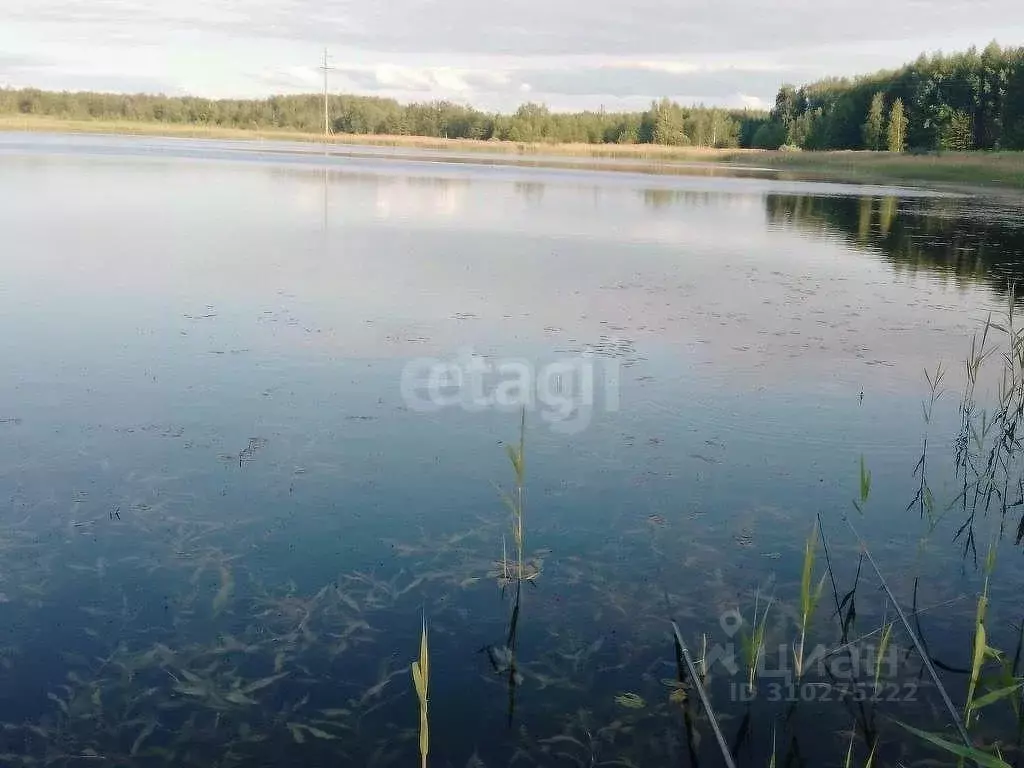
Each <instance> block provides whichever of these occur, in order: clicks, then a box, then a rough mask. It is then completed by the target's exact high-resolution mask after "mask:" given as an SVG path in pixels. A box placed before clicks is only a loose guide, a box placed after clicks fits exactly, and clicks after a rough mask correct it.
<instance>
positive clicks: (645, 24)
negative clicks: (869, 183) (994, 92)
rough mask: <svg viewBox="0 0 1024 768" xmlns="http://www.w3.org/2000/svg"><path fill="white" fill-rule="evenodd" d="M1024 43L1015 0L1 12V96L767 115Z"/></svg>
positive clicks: (346, 0)
mask: <svg viewBox="0 0 1024 768" xmlns="http://www.w3.org/2000/svg"><path fill="white" fill-rule="evenodd" d="M993 39H996V40H998V41H999V42H1000V43H1001V44H1003V45H1019V44H1021V43H1024V3H1021V2H1020V1H1019V0H858V1H857V2H853V0H814V1H812V0H772V2H767V1H766V0H686V1H685V2H680V1H679V0H675V1H670V0H660V2H659V1H656V0H631V1H630V2H622V0H587V1H586V2H584V0H499V1H498V2H485V1H482V0H244V1H243V0H162V1H160V0H0V86H26V85H33V86H38V87H42V88H48V89H68V90H78V89H83V90H84V89H88V90H106V91H120V92H137V91H146V92H164V93H168V94H183V93H191V94H197V95H203V96H210V97H228V96H237V97H259V96H266V95H269V94H272V93H294V92H303V91H310V90H317V89H319V88H321V87H322V82H323V81H322V74H321V73H320V72H319V71H318V69H317V67H318V66H319V63H320V59H321V57H322V56H323V50H324V48H327V49H328V50H329V52H330V64H331V65H332V66H333V67H335V69H334V70H333V71H332V72H331V75H330V83H331V89H332V90H333V91H336V92H341V91H343V92H348V93H362V94H375V95H383V96H393V97H395V98H398V99H400V100H403V101H412V100H415V101H420V100H428V99H436V98H446V99H451V100H454V101H459V102H463V103H471V104H474V105H476V106H478V107H481V108H484V109H498V110H503V111H507V110H511V109H514V108H515V106H516V105H518V104H520V103H522V102H524V101H528V100H529V101H541V102H544V103H546V104H548V105H549V106H550V107H552V108H553V109H579V108H597V107H600V106H602V105H603V106H604V107H606V108H607V109H621V108H625V109H634V108H642V107H644V106H646V105H647V104H648V103H649V102H650V101H651V99H654V98H659V97H661V96H668V97H670V98H674V99H676V100H678V101H681V102H684V103H690V102H703V103H706V104H721V105H729V106H742V105H752V106H761V105H764V104H766V103H768V102H769V101H771V100H772V99H773V98H774V94H775V91H776V89H777V88H778V86H779V84H780V83H781V82H783V81H791V82H803V81H806V80H812V79H817V78H819V77H822V76H825V75H846V74H856V73H858V72H862V71H868V70H874V69H878V68H882V67H890V66H897V65H899V64H901V63H903V62H905V61H907V60H910V59H913V58H915V57H916V56H917V54H918V53H920V52H921V51H934V50H945V51H952V50H957V49H963V48H966V47H967V46H969V45H971V44H976V45H977V46H978V47H979V48H981V47H983V46H984V45H985V44H986V43H988V42H989V41H990V40H993Z"/></svg>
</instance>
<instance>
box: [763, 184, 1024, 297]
mask: <svg viewBox="0 0 1024 768" xmlns="http://www.w3.org/2000/svg"><path fill="white" fill-rule="evenodd" d="M765 210H766V212H767V216H768V221H769V223H770V224H771V225H773V226H777V227H786V228H788V227H795V228H798V229H801V230H804V231H810V232H814V233H816V234H821V235H827V236H835V235H837V234H838V235H840V236H842V237H843V239H844V240H846V241H847V242H848V243H850V244H851V245H854V246H855V247H857V248H871V249H875V250H877V251H879V252H881V253H882V254H883V255H884V256H885V258H886V260H887V261H888V262H889V263H890V264H892V266H893V267H894V268H895V269H896V270H898V271H905V272H908V273H910V274H916V273H917V272H919V271H928V272H933V273H939V274H945V275H950V276H952V277H954V278H956V280H957V282H958V283H959V284H960V285H961V286H966V285H967V284H968V283H980V284H984V285H987V286H989V287H990V288H992V289H993V290H995V291H997V292H999V293H1005V291H1006V289H1007V286H1008V284H1009V283H1010V282H1013V281H1018V280H1020V278H1021V277H1022V276H1024V218H1022V217H1021V215H1020V212H1019V211H1018V210H1015V209H1010V208H1001V207H1000V206H998V205H995V204H993V203H991V202H989V203H987V204H986V206H985V207H984V208H981V207H980V206H978V205H977V204H976V203H974V202H972V201H964V200H961V199H931V200H926V199H914V200H906V199H900V198H897V197H895V196H891V195H890V196H885V197H868V196H862V197H816V196H811V195H767V196H766V198H765Z"/></svg>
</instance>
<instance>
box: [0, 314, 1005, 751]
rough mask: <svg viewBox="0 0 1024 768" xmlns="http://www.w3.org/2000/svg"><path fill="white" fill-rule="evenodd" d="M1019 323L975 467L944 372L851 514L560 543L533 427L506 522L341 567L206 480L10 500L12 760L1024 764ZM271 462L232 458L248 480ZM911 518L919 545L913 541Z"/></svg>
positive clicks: (779, 515)
mask: <svg viewBox="0 0 1024 768" xmlns="http://www.w3.org/2000/svg"><path fill="white" fill-rule="evenodd" d="M1018 325H1019V323H1018V321H1017V318H1016V317H1015V315H1014V302H1013V301H1012V300H1011V302H1010V303H1009V308H1008V310H1007V313H1006V315H1005V316H1004V317H992V318H989V319H988V320H987V322H986V323H985V324H984V325H983V327H982V328H981V330H980V331H979V333H978V335H977V336H976V338H975V339H974V342H973V344H972V346H971V350H970V354H969V356H968V360H967V361H966V363H965V365H964V366H963V369H962V375H963V380H964V391H963V392H962V393H961V398H960V401H959V403H958V404H957V408H956V412H955V416H956V424H955V427H956V429H955V435H954V436H953V439H952V440H950V441H949V442H951V443H952V451H950V453H951V454H952V455H951V456H945V455H943V453H942V450H943V445H944V436H943V435H942V434H941V432H940V430H941V426H942V424H943V422H942V421H941V419H940V412H941V409H942V408H943V407H944V405H945V403H946V400H948V398H946V399H944V397H945V393H946V390H945V386H946V384H947V381H948V378H949V374H948V372H947V371H946V370H945V369H944V368H942V367H941V366H940V367H938V368H937V369H936V370H935V371H934V372H928V373H927V374H926V375H925V385H926V387H925V399H924V402H923V404H922V405H923V425H924V439H923V440H922V442H921V449H922V450H921V457H920V460H919V461H918V462H917V463H916V466H908V467H907V475H908V477H910V478H911V479H912V485H913V488H912V489H911V491H912V494H913V498H912V499H911V501H910V504H909V505H908V504H906V503H905V502H906V497H904V498H902V499H901V500H900V501H899V503H897V504H895V505H894V504H893V503H892V500H891V499H890V498H887V497H886V491H885V489H884V485H882V484H881V482H880V480H879V477H878V475H879V474H880V473H877V465H876V467H875V468H876V473H875V475H874V476H873V474H872V471H871V466H872V457H871V454H870V452H869V451H864V452H863V453H864V455H863V456H861V454H862V451H861V448H860V447H859V446H853V448H854V449H855V450H853V452H852V453H851V461H850V464H849V466H850V473H849V477H848V478H843V479H842V482H843V484H844V487H848V488H849V489H850V490H851V493H850V498H851V502H852V503H849V504H847V506H846V507H844V508H842V509H822V510H820V511H819V510H813V511H809V510H807V509H804V508H800V509H797V510H791V509H783V508H781V507H779V506H774V505H772V504H770V503H768V502H767V501H763V502H758V503H757V504H752V505H751V508H750V510H745V511H744V514H745V515H746V517H742V518H741V519H740V521H739V522H740V523H742V528H739V529H737V527H736V526H735V525H734V526H730V525H727V524H724V523H722V522H721V521H715V520H711V519H708V516H706V515H704V514H703V512H702V510H700V509H696V508H695V509H687V510H684V511H682V512H679V513H678V514H674V513H672V511H670V510H663V509H652V508H647V507H643V508H640V509H637V510H631V511H630V515H631V516H630V517H628V518H626V519H628V520H629V521H631V522H630V523H629V524H627V525H624V526H622V527H621V528H620V529H617V530H615V531H612V532H610V533H609V532H608V531H602V530H597V527H598V524H596V523H595V524H594V526H593V527H592V528H590V527H588V524H587V522H586V520H585V519H583V520H582V521H581V522H578V523H574V525H576V526H579V527H578V529H573V530H571V531H565V530H562V528H564V527H565V526H566V525H567V524H566V523H564V522H560V521H558V520H556V519H555V516H554V515H553V514H551V513H550V512H549V505H550V504H549V503H553V502H551V499H552V496H550V495H545V494H544V493H543V492H542V491H541V490H539V489H537V487H536V486H535V485H534V478H535V469H534V467H537V466H540V463H541V462H540V460H539V459H538V458H535V456H538V455H539V454H536V453H534V452H533V451H534V449H533V444H532V443H531V441H530V440H528V439H527V427H528V420H527V415H526V412H525V411H524V412H523V413H522V414H521V417H520V420H519V435H518V438H517V439H516V440H515V442H513V443H510V444H508V445H506V446H505V457H506V458H507V460H508V462H509V465H510V467H511V470H512V471H511V477H510V487H509V489H508V490H501V489H500V488H499V495H498V496H497V498H494V499H493V501H494V504H493V507H492V508H487V509H482V510H480V511H479V514H478V515H476V516H475V517H474V518H473V519H472V520H471V521H469V523H467V522H466V521H465V520H461V519H460V520H459V522H458V524H457V525H456V524H446V523H445V522H444V521H443V520H438V521H435V520H434V518H429V521H428V522H425V523H423V524H422V525H421V526H420V527H419V528H418V529H417V528H415V527H411V526H410V527H409V528H407V529H404V530H402V531H391V532H389V533H388V536H379V537H377V538H376V540H375V541H374V542H371V543H372V544H375V545H377V549H373V550H372V551H371V552H370V553H369V554H365V555H363V554H362V553H361V552H360V551H358V550H359V548H358V547H357V546H356V545H352V547H351V549H347V550H344V554H345V558H347V559H345V558H343V557H338V558H337V560H334V561H332V560H331V559H330V557H327V556H324V557H321V556H319V555H322V554H323V552H320V553H315V552H314V547H315V546H316V544H317V543H318V542H317V541H316V538H317V537H313V539H302V540H299V541H298V542H297V543H296V541H293V539H296V540H297V539H299V534H298V533H297V532H296V531H295V530H294V529H293V528H292V524H291V522H290V521H289V519H288V518H286V517H284V516H283V515H277V514H275V515H260V514H257V513H255V512H253V511H252V508H251V507H249V506H245V507H244V509H242V508H240V509H238V510H234V511H232V510H230V509H220V508H217V509H213V508H210V507H209V506H207V505H206V504H205V502H202V503H201V497H200V495H199V494H198V492H195V491H194V490H193V486H194V485H195V483H193V482H192V481H193V479H194V478H191V477H189V476H183V477H177V478H171V477H164V476H155V477H153V478H147V477H141V476H140V477H136V478H133V479H132V480H131V482H129V483H127V484H126V488H125V491H124V496H123V498H122V499H120V500H119V501H117V502H114V503H108V501H107V499H106V498H104V497H102V495H101V494H100V493H98V492H96V491H95V490H92V492H90V489H86V488H84V487H83V488H80V489H79V490H76V491H75V493H74V494H73V496H72V498H70V499H67V498H63V497H60V498H57V497H54V498H52V499H43V500H42V501H38V500H37V501H35V502H32V503H37V504H41V505H43V508H45V509H46V510H47V511H48V512H49V513H50V514H49V515H48V516H41V515H37V514H34V511H33V507H32V503H30V502H29V501H28V500H27V499H26V498H24V497H23V496H20V495H19V493H21V492H20V491H19V492H18V493H13V494H12V496H11V501H10V503H9V504H8V506H7V509H6V511H5V512H4V515H3V523H4V524H3V527H2V529H0V611H2V613H0V618H2V619H3V621H4V628H5V630H6V631H5V632H4V633H3V634H2V636H0V764H3V765H11V766H78V765H82V764H83V763H95V764H104V765H133V766H134V765H139V766H149V765H152V766H225V767H226V766H249V765H266V766H270V765H296V764H301V765H308V766H319V765H324V766H328V765H330V766H336V765H339V764H340V765H365V766H389V765H406V766H408V765H411V764H413V763H414V762H416V761H418V762H419V764H420V765H421V768H422V767H424V766H428V765H429V766H460V767H461V766H495V765H498V766H510V765H516V766H551V765H565V766H656V765H657V766H660V765H700V764H703V765H709V766H714V765H726V766H731V765H759V766H767V765H807V766H812V765H813V766H828V765H834V766H840V765H842V766H854V765H856V766H880V765H900V764H902V765H906V766H917V765H920V766H924V765H934V764H937V763H938V764H951V763H954V762H957V761H962V764H964V765H970V764H974V765H981V766H1015V765H1019V764H1020V763H1021V761H1022V760H1024V699H1022V695H1024V673H1022V670H1021V668H1020V667H1021V657H1022V655H1024V633H1022V627H1021V622H1020V619H1021V617H1020V616H1019V615H1013V612H1014V611H1015V610H1016V611H1017V612H1018V613H1019V594H1020V588H1021V586H1022V585H1021V580H1020V578H1019V565H1017V563H1016V557H1015V556H1016V555H1017V554H1019V553H1018V552H1017V551H1016V550H1017V549H1018V548H1019V545H1020V544H1021V541H1022V539H1024V534H1022V531H1024V464H1022V462H1021V447H1022V446H1021V439H1020V436H1019V434H1020V426H1021V418H1022V416H1024V329H1022V328H1019V327H1018ZM913 439H914V444H915V446H916V445H917V443H916V441H917V437H916V436H915V437H914V438H913ZM528 449H529V456H528ZM915 450H916V448H915ZM272 452H273V445H272V444H271V443H268V442H267V441H266V440H263V439H262V438H261V439H256V438H254V439H253V440H252V441H250V444H249V446H247V447H246V448H243V449H242V450H241V452H240V453H231V454H228V455H227V458H226V459H224V460H223V461H222V462H221V463H222V465H223V467H222V470H223V471H224V472H225V474H224V478H225V480H224V483H225V484H229V483H231V482H233V480H234V478H235V477H236V475H234V474H231V473H235V472H239V471H240V472H246V473H254V474H256V473H260V472H270V471H271V470H270V469H268V468H267V466H268V465H269V463H270V462H269V460H268V461H267V462H265V461H264V459H265V457H267V456H269V455H270V454H271V453H272ZM528 458H529V459H530V462H531V463H530V464H529V470H530V471H529V473H528V472H527V469H528V464H527V459H528ZM503 460H504V459H503ZM911 464H913V462H911ZM947 469H949V472H947ZM303 474H304V473H303ZM311 474H312V473H311ZM537 474H539V473H537ZM945 474H949V475H950V476H951V477H952V478H953V479H954V481H955V482H954V484H953V488H954V492H952V493H950V492H948V491H947V490H945V488H944V486H943V484H942V483H941V482H940V481H939V479H940V478H942V477H943V476H944V475H945ZM295 476H296V472H295V470H294V468H293V467H291V468H289V469H288V472H287V473H286V474H282V475H281V476H280V477H270V478H269V479H268V482H270V481H273V482H283V483H285V484H286V485H287V484H288V483H291V482H293V481H294V479H295ZM174 489H178V490H177V491H175V490H174ZM528 491H529V493H528ZM289 492H290V491H289ZM574 492H575V489H572V488H569V489H568V490H567V491H565V493H566V494H567V495H568V494H572V493H574ZM908 495H910V494H908ZM419 503H421V504H427V503H429V502H428V501H423V500H420V502H419ZM527 509H529V512H530V514H529V516H527V514H526V512H527ZM115 512H116V514H115ZM893 514H901V515H903V516H904V517H906V518H907V519H908V520H910V522H911V524H912V525H913V526H914V530H915V531H916V532H918V533H919V538H918V539H917V540H912V541H909V542H908V541H905V540H903V539H899V540H896V541H893V540H892V539H893V538H895V537H892V536H890V534H889V533H888V532H887V530H886V529H885V520H886V516H891V515H893ZM317 524H324V525H326V523H323V520H322V519H317ZM773 528H774V529H779V530H780V533H779V534H778V535H776V536H775V537H774V538H772V536H771V534H770V533H766V532H765V530H766V529H773ZM786 529H788V531H798V533H797V534H796V536H794V537H793V540H790V539H789V538H787V537H786V534H787V531H786ZM576 535H578V536H581V537H583V540H584V541H586V542H587V544H586V546H580V547H576V548H570V547H568V546H567V545H566V544H565V542H566V541H567V540H568V539H569V538H570V536H576ZM318 537H319V538H325V536H324V535H323V534H322V533H320V532H319V531H318ZM805 537H806V538H805ZM538 542H540V543H542V544H543V545H544V548H536V544H537V543H538ZM978 542H982V546H981V547H980V549H981V550H982V553H983V555H984V556H983V557H980V558H979V556H978V549H979V546H978ZM986 544H987V547H988V548H987V550H986V549H985V545H986ZM292 546H296V547H297V548H298V553H293V552H292V550H291V547H292ZM359 546H363V543H362V542H360V545H359ZM367 546H369V545H367ZM303 548H305V549H303ZM947 549H948V550H950V551H951V552H952V555H953V557H952V558H948V557H944V555H943V553H944V552H945V551H946V550H947ZM353 551H356V555H353V554H352V552H353ZM324 552H326V550H324ZM314 554H316V555H317V556H314ZM357 555H358V556H357ZM951 563H953V564H954V565H955V566H959V567H960V569H961V574H960V575H959V576H956V575H952V576H951V575H950V574H949V573H947V571H950V570H955V567H951ZM965 585H966V587H965ZM417 619H418V621H417ZM414 649H416V650H415V651H414ZM413 655H414V656H415V658H414V660H412V661H410V656H413ZM410 680H411V684H410Z"/></svg>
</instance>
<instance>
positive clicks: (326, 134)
mask: <svg viewBox="0 0 1024 768" xmlns="http://www.w3.org/2000/svg"><path fill="white" fill-rule="evenodd" d="M320 69H322V70H323V73H324V138H325V139H326V138H330V135H331V116H330V113H329V111H328V104H327V98H328V97H327V73H328V72H329V71H330V70H332V69H334V67H332V66H330V65H329V64H328V63H327V49H326V48H324V63H323V64H321V65H320Z"/></svg>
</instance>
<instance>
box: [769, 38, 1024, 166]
mask: <svg viewBox="0 0 1024 768" xmlns="http://www.w3.org/2000/svg"><path fill="white" fill-rule="evenodd" d="M771 117H772V119H771V121H770V122H769V123H767V124H766V125H764V126H762V127H761V128H759V129H758V131H757V133H756V135H755V136H754V137H753V146H755V147H761V148H766V149H777V148H779V147H780V146H790V147H799V148H800V149H871V150H888V151H890V152H903V151H907V150H910V151H960V152H964V151H970V150H977V149H983V150H984V149H1004V150H1005V149H1024V48H1000V47H999V45H998V44H996V43H995V42H993V43H990V44H989V45H988V46H987V47H986V48H985V50H984V51H982V52H981V53H979V52H978V51H977V49H975V48H971V49H969V50H968V51H966V52H964V53H956V54H952V55H943V54H938V53H937V54H933V55H930V56H928V55H921V56H920V57H918V59H917V61H915V62H913V63H912V64H907V65H906V66H904V67H901V68H900V69H897V70H894V71H885V72H876V73H875V74H872V75H865V76H862V77H857V78H853V79H846V78H843V79H828V80H822V81H820V82H817V83H811V84H810V85H804V86H801V87H799V88H797V87H794V86H791V85H784V86H782V88H780V89H779V93H778V96H777V97H776V99H775V107H774V109H773V110H772V114H771Z"/></svg>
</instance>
